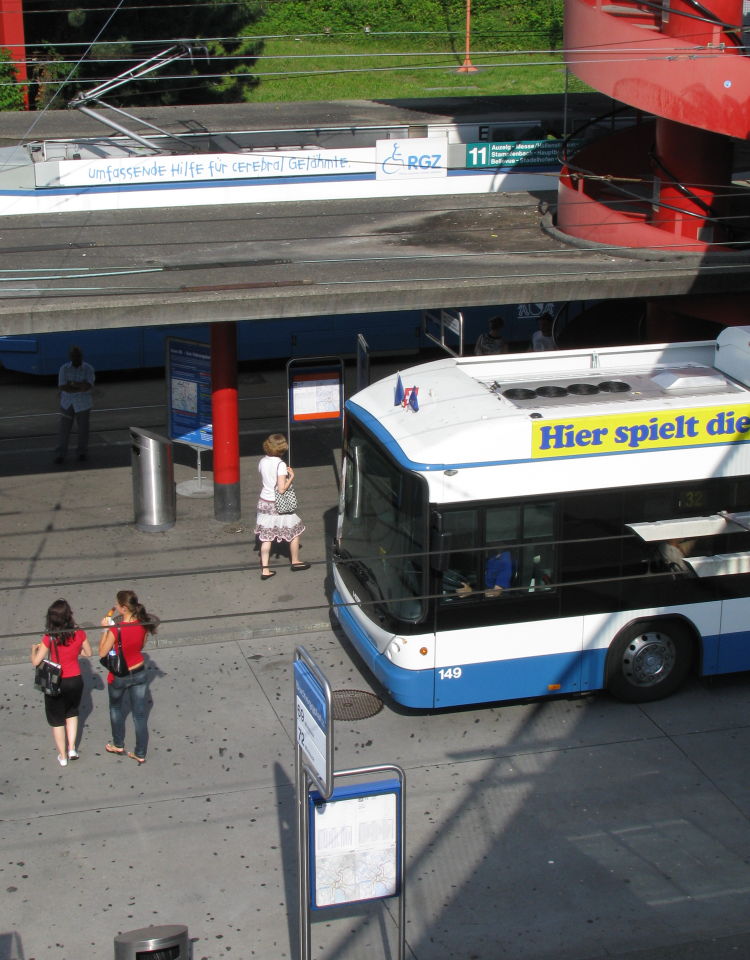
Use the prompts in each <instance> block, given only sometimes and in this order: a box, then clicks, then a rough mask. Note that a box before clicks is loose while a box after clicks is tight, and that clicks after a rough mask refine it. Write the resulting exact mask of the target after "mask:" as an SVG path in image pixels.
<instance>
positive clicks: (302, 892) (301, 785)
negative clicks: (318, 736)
mask: <svg viewBox="0 0 750 960" xmlns="http://www.w3.org/2000/svg"><path fill="white" fill-rule="evenodd" d="M294 767H295V782H296V788H297V898H298V907H299V909H298V927H297V929H298V936H299V960H310V823H309V810H308V805H307V795H308V792H309V789H310V784H309V781H308V779H307V772H306V771H305V768H304V764H303V763H302V751H301V749H300V745H299V744H297V745H296V747H295V751H294Z"/></svg>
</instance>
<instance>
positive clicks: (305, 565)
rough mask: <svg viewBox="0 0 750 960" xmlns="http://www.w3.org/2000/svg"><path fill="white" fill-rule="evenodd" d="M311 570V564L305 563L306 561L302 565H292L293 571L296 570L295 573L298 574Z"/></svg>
mask: <svg viewBox="0 0 750 960" xmlns="http://www.w3.org/2000/svg"><path fill="white" fill-rule="evenodd" d="M309 569H310V564H309V563H305V562H304V561H302V562H300V563H293V564H292V570H294V572H295V573H296V572H297V571H298V570H309Z"/></svg>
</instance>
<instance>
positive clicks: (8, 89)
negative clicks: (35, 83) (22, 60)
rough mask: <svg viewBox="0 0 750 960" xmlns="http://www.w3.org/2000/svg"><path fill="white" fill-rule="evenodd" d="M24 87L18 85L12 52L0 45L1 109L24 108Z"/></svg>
mask: <svg viewBox="0 0 750 960" xmlns="http://www.w3.org/2000/svg"><path fill="white" fill-rule="evenodd" d="M22 109H23V87H19V86H18V85H17V77H16V68H15V67H14V66H13V61H12V59H11V55H10V52H9V51H8V50H6V49H5V48H4V47H0V110H22Z"/></svg>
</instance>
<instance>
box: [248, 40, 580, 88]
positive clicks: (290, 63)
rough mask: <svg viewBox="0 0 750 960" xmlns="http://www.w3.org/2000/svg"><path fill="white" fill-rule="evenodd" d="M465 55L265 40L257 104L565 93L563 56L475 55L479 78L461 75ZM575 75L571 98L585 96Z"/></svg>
mask: <svg viewBox="0 0 750 960" xmlns="http://www.w3.org/2000/svg"><path fill="white" fill-rule="evenodd" d="M464 55H465V54H464V49H463V47H461V48H458V47H456V48H454V49H451V45H450V42H449V41H444V42H441V43H440V44H434V43H432V44H426V43H425V42H424V40H423V39H421V38H417V39H415V40H413V41H405V40H404V39H403V38H399V39H394V38H389V37H387V36H386V37H378V36H370V37H366V38H358V39H353V40H351V41H343V40H340V39H338V38H336V39H333V38H330V39H329V38H327V37H318V38H307V37H301V38H300V39H299V40H295V39H293V38H291V39H289V38H284V39H278V40H273V39H269V40H266V41H265V44H264V49H263V54H262V56H261V57H260V58H259V59H258V60H257V62H256V63H255V65H254V68H253V69H254V72H255V73H256V75H257V76H258V77H259V79H260V83H259V85H258V86H257V87H256V88H255V89H254V91H253V93H252V97H251V99H252V100H253V101H255V102H274V101H276V102H293V101H300V100H390V99H399V98H401V99H403V98H412V97H462V96H466V97H470V96H503V95H512V94H519V93H524V94H540V93H562V92H563V91H564V89H565V66H564V63H563V60H562V56H561V55H559V54H558V53H529V52H527V51H523V50H519V51H509V50H502V51H497V50H496V51H491V52H483V51H481V50H478V51H473V50H472V52H471V55H470V59H471V63H472V65H473V66H475V67H477V68H478V69H477V72H476V73H458V72H457V70H458V68H459V67H460V66H461V65H462V64H463V62H464ZM586 89H587V87H585V85H584V84H582V83H580V81H578V80H577V79H576V78H575V77H573V76H572V75H571V76H569V78H568V90H569V91H571V92H574V91H578V90H586Z"/></svg>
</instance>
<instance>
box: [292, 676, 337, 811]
mask: <svg viewBox="0 0 750 960" xmlns="http://www.w3.org/2000/svg"><path fill="white" fill-rule="evenodd" d="M294 703H295V718H296V732H297V744H298V745H299V748H300V750H301V751H302V756H303V759H304V762H305V766H306V767H307V769H308V772H309V773H310V776H311V777H312V779H313V780H314V781H315V783H316V784H317V786H318V787H319V788H320V790H321V792H322V793H324V794H325V795H328V794H329V793H330V786H331V785H329V783H328V779H329V771H330V769H331V765H330V756H329V751H330V749H331V745H330V742H329V716H328V702H327V700H326V696H325V692H324V690H323V686H322V684H321V683H320V681H319V680H318V678H317V677H316V676H315V674H314V673H313V671H312V670H311V669H310V668H309V666H308V665H307V664H306V663H305V662H304V660H295V661H294Z"/></svg>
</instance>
